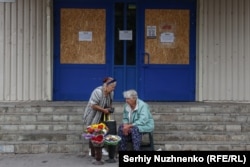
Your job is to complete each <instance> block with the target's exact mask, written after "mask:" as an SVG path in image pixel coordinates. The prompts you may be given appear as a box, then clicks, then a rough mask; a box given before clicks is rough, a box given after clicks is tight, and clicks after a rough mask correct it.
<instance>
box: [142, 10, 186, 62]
mask: <svg viewBox="0 0 250 167" xmlns="http://www.w3.org/2000/svg"><path fill="white" fill-rule="evenodd" d="M145 18H146V20H145V32H147V26H156V37H155V38H148V37H147V33H145V51H146V52H147V53H149V54H150V62H149V63H150V64H189V30H190V29H189V27H190V26H189V22H190V21H189V18H190V16H189V10H174V9H173V10H172V9H171V10H169V9H162V10H159V9H147V10H146V13H145ZM166 39H169V40H166ZM171 40H173V41H171ZM145 63H148V62H147V60H146V59H145Z"/></svg>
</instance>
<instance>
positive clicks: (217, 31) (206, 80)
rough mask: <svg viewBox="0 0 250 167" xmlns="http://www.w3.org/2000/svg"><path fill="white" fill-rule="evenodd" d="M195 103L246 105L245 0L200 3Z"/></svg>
mask: <svg viewBox="0 0 250 167" xmlns="http://www.w3.org/2000/svg"><path fill="white" fill-rule="evenodd" d="M198 4H199V6H198V13H199V16H198V17H199V18H198V20H199V24H198V27H199V35H198V36H199V51H198V56H199V57H200V58H199V59H198V60H199V62H198V63H199V70H201V71H199V75H198V76H199V77H200V78H199V86H198V88H199V90H198V92H199V93H198V97H197V99H198V100H199V101H241V102H242V101H245V102H249V101H250V89H249V85H250V67H249V66H250V64H249V63H250V52H249V51H250V50H249V48H250V43H249V41H250V39H249V38H250V37H249V36H250V29H249V24H250V23H249V22H250V19H249V18H250V12H249V10H250V4H249V0H200V1H199V3H198Z"/></svg>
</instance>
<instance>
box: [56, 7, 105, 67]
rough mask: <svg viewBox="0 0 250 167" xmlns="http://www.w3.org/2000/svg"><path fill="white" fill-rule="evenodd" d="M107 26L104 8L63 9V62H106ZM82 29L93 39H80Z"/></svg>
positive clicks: (61, 58)
mask: <svg viewBox="0 0 250 167" xmlns="http://www.w3.org/2000/svg"><path fill="white" fill-rule="evenodd" d="M72 18H74V19H72ZM105 27H106V13H105V10H104V9H61V52H60V53H61V57H60V61H61V63H69V64H105V46H106V45H105V43H106V28H105ZM80 31H88V32H92V41H79V32H80Z"/></svg>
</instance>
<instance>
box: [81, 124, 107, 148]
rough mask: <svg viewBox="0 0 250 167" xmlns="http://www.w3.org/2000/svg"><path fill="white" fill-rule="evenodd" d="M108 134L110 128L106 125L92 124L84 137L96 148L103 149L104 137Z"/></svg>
mask: <svg viewBox="0 0 250 167" xmlns="http://www.w3.org/2000/svg"><path fill="white" fill-rule="evenodd" d="M107 132H108V127H107V126H106V125H105V124H104V123H99V124H92V125H90V126H88V127H87V128H86V129H85V132H84V133H83V135H82V136H83V137H84V138H85V139H88V140H91V142H92V143H93V145H94V146H99V147H102V146H103V144H104V136H105V135H106V134H107Z"/></svg>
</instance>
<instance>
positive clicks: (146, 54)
mask: <svg viewBox="0 0 250 167" xmlns="http://www.w3.org/2000/svg"><path fill="white" fill-rule="evenodd" d="M145 57H147V65H149V63H150V54H149V53H148V52H145V53H144V62H145ZM145 64H146V63H145Z"/></svg>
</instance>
